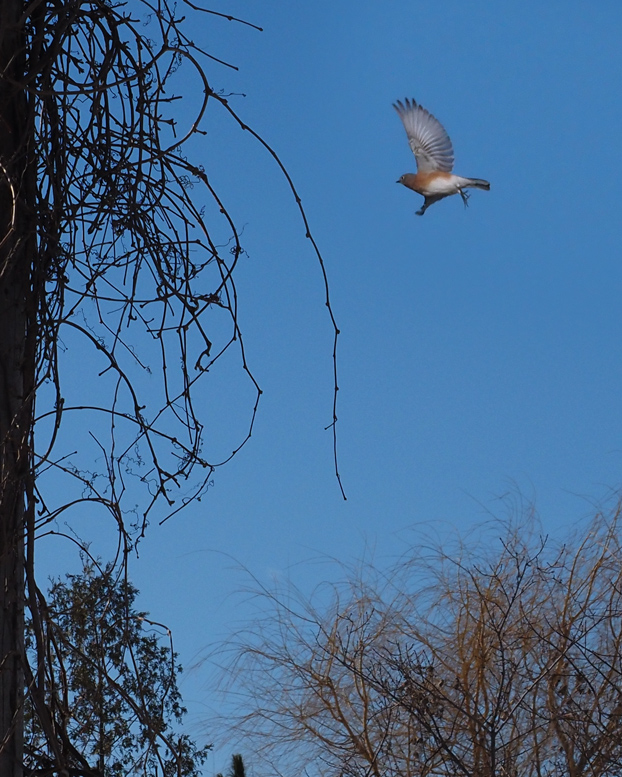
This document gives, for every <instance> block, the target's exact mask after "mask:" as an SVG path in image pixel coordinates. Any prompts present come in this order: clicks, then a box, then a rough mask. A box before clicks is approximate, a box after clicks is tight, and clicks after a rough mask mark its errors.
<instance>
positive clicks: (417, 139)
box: [393, 98, 454, 173]
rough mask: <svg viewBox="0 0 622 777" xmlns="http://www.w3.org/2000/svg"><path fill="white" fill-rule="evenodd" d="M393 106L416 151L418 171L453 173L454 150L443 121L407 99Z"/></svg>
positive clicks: (414, 151) (411, 145)
mask: <svg viewBox="0 0 622 777" xmlns="http://www.w3.org/2000/svg"><path fill="white" fill-rule="evenodd" d="M404 103H405V104H402V102H401V101H400V100H398V101H397V103H394V104H393V107H394V108H395V110H396V111H397V113H398V115H399V117H400V119H401V120H402V123H403V124H404V129H405V130H406V134H407V135H408V142H409V144H410V147H411V149H412V152H413V154H414V155H415V159H416V160H417V167H418V169H419V171H420V172H422V173H430V172H432V171H434V170H442V171H443V172H445V173H450V172H451V169H452V167H453V166H454V150H453V148H452V145H451V140H450V139H449V135H448V134H447V132H445V128H444V127H443V125H442V124H441V123H440V121H439V120H438V119H436V118H434V116H432V114H431V113H430V112H429V111H426V109H425V108H422V107H421V105H417V103H416V102H415V101H414V100H409V99H408V98H406V100H404Z"/></svg>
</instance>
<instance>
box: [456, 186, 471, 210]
mask: <svg viewBox="0 0 622 777" xmlns="http://www.w3.org/2000/svg"><path fill="white" fill-rule="evenodd" d="M458 193H459V194H460V196H461V197H462V202H463V203H464V207H465V208H468V207H469V197H470V196H471V195H470V194H469V193H468V192H465V191H464V189H458Z"/></svg>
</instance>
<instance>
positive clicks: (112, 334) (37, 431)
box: [0, 0, 338, 777]
mask: <svg viewBox="0 0 622 777" xmlns="http://www.w3.org/2000/svg"><path fill="white" fill-rule="evenodd" d="M182 9H183V13H182ZM185 15H187V16H189V17H191V18H189V19H187V20H186V19H185ZM231 21H233V22H235V23H240V24H249V23H248V22H244V21H242V20H239V19H234V18H233V17H232V16H230V15H227V14H221V13H217V12H214V11H211V10H208V9H204V8H202V7H200V6H199V5H198V4H197V3H194V2H191V0H181V2H180V3H170V2H169V0H153V2H152V1H151V0H131V1H130V2H129V3H115V2H111V0H62V1H61V0H2V2H1V3H0V583H1V584H0V614H1V616H2V617H1V618H0V774H2V777H22V774H23V711H24V689H25V690H26V694H27V696H28V698H29V702H28V703H29V705H30V707H29V709H30V710H31V714H32V715H34V716H36V717H37V718H38V721H39V730H40V732H41V736H42V737H44V738H45V739H46V742H47V748H48V754H47V755H46V761H45V766H44V767H41V769H43V772H41V773H45V774H52V773H63V774H71V775H72V777H74V776H75V775H79V774H87V773H91V772H89V767H88V764H87V763H86V761H85V760H84V758H83V757H82V756H81V755H80V753H79V752H78V750H77V749H76V747H74V746H73V745H72V744H71V742H70V741H69V732H68V730H67V728H66V725H65V720H64V719H63V718H62V717H61V718H59V717H58V715H60V714H61V712H62V710H63V707H62V704H60V702H59V703H56V701H54V700H53V694H54V693H55V692H56V688H55V687H53V686H52V685H50V683H52V678H53V677H54V676H55V672H56V669H55V668H54V666H53V663H54V661H56V660H60V658H59V656H58V655H56V656H55V657H54V656H53V652H54V651H53V650H52V647H51V645H50V643H49V639H50V635H51V634H52V633H53V630H52V629H51V627H50V626H49V625H48V624H47V620H48V618H49V612H48V609H47V607H46V605H45V596H44V595H43V593H42V591H41V590H40V587H39V586H38V584H37V580H36V566H35V558H34V548H35V538H36V537H40V536H42V535H45V534H46V533H56V534H60V533H61V531H59V530H58V528H57V526H58V525H59V523H58V520H59V519H60V518H62V522H63V525H64V524H65V523H66V522H67V521H68V520H69V519H70V517H71V515H72V514H76V515H79V516H84V515H85V514H87V515H88V516H89V518H91V517H93V518H95V517H97V518H101V516H102V515H103V516H106V517H109V518H110V519H111V521H112V525H113V527H114V531H116V532H117V533H118V547H119V552H118V555H117V559H116V562H115V563H116V564H117V565H118V566H120V567H122V566H123V565H124V563H125V558H126V556H127V554H128V553H129V552H130V550H131V548H132V547H133V546H134V544H135V542H136V541H137V540H138V539H139V538H140V537H141V536H142V534H143V533H144V531H145V530H146V527H147V525H148V523H149V521H150V520H153V519H154V518H155V517H156V516H157V517H158V518H159V519H160V520H166V518H167V517H170V515H172V514H174V513H175V512H176V511H177V510H179V509H181V508H182V507H183V506H184V505H186V504H187V503H188V502H189V501H192V500H193V499H200V498H201V496H202V495H204V494H205V492H206V490H207V489H208V487H209V485H210V482H211V477H212V475H213V472H214V469H215V467H217V466H219V465H220V464H223V463H224V462H226V461H228V460H229V459H230V458H231V456H232V455H234V454H235V453H236V452H237V451H238V450H239V448H240V447H241V446H242V445H244V443H245V442H246V441H247V440H248V439H249V437H250V435H251V431H252V427H253V422H254V418H255V413H256V410H257V405H258V401H259V396H260V394H261V391H260V389H259V386H258V385H257V383H256V381H255V379H254V378H253V376H252V374H251V372H250V369H249V367H248V364H247V361H246V355H245V351H244V346H243V340H242V333H241V331H240V328H239V326H238V299H237V292H236V287H235V282H234V273H235V269H236V266H237V264H238V261H239V259H240V257H241V256H242V255H243V253H244V249H243V247H242V244H241V241H240V234H239V232H238V230H237V229H236V227H235V224H234V222H233V219H232V218H231V216H230V214H229V212H228V211H227V209H226V207H225V205H224V203H223V202H222V200H221V199H220V197H219V195H218V193H217V192H216V191H215V189H214V187H213V185H212V183H211V181H210V178H209V176H208V174H207V172H206V171H205V170H204V169H203V167H202V166H201V165H199V164H196V163H193V162H192V161H191V159H190V148H189V145H188V141H189V140H190V139H192V138H194V137H197V136H203V135H204V134H205V130H204V126H205V124H206V121H207V119H208V117H209V113H210V111H211V110H213V109H217V110H223V111H225V112H226V113H227V114H228V115H229V116H230V118H231V119H232V121H233V122H234V123H235V124H236V125H237V126H238V127H239V128H241V129H242V130H245V131H246V132H247V133H249V134H250V135H252V136H254V137H255V138H256V139H257V140H258V141H259V143H260V144H261V145H262V146H263V147H264V148H265V149H267V151H268V152H269V153H270V154H272V156H273V157H274V159H275V160H276V163H277V165H278V166H280V168H281V170H282V171H283V173H284V174H285V175H286V177H287V180H288V182H289V184H290V187H291V190H292V193H293V195H294V197H295V199H296V202H297V203H298V206H299V208H300V212H301V215H302V218H303V222H304V228H305V232H306V235H307V237H309V238H310V240H311V243H312V245H313V247H314V249H315V251H316V255H317V258H318V260H319V262H320V265H321V269H322V272H323V277H324V281H325V283H326V273H325V272H324V265H323V262H322V259H321V257H320V255H319V252H318V251H317V247H316V246H315V242H314V241H313V238H312V237H311V234H310V232H309V227H308V224H307V221H306V217H305V216H304V211H303V210H302V207H301V206H300V198H299V197H298V195H297V193H296V191H295V189H294V187H293V184H292V183H291V180H290V179H289V177H288V176H287V173H286V172H285V170H284V168H283V166H282V165H281V163H280V161H279V160H278V157H277V156H276V154H275V153H274V152H273V151H272V149H271V148H270V147H269V146H268V145H267V144H266V143H265V142H264V141H263V140H262V139H261V138H259V137H258V136H257V135H256V134H255V133H254V132H253V131H252V130H251V129H250V128H249V127H248V126H247V125H246V124H245V123H244V122H243V121H242V119H241V118H239V117H238V115H237V114H236V113H235V111H234V110H233V108H232V107H231V105H230V104H229V102H228V100H227V98H226V96H225V95H224V94H223V93H222V92H221V91H219V90H218V89H215V88H214V87H213V86H212V84H211V83H210V81H209V79H208V77H207V73H206V67H205V64H206V63H207V62H214V61H216V62H219V60H215V58H214V57H212V56H211V55H210V54H208V53H206V52H205V51H203V50H202V49H201V48H200V46H199V45H198V44H195V42H194V37H195V36H196V32H197V29H198V28H199V27H200V25H201V23H203V24H207V23H210V24H211V23H220V24H222V23H228V22H231ZM250 26H251V27H254V25H250ZM256 29H259V28H256ZM188 31H189V32H188ZM220 64H222V65H226V63H223V62H221V63H220ZM184 90H185V95H186V101H185V105H187V107H186V109H185V111H184V112H183V114H182V113H181V112H179V111H178V110H177V109H176V106H177V100H178V97H180V96H181V94H182V93H183V92H184ZM203 142H205V141H203ZM326 303H327V305H328V306H329V312H330V301H329V298H328V286H327V284H326ZM330 315H331V320H332V322H333V326H334V337H335V341H334V342H335V346H336V338H337V334H338V332H337V328H336V326H335V325H334V319H332V313H330ZM234 348H237V350H238V361H239V363H240V365H241V369H242V370H243V372H244V374H245V376H246V378H247V379H248V381H249V382H250V387H251V391H252V392H253V393H254V400H253V399H251V403H250V405H251V407H250V408H249V411H248V422H247V425H246V431H245V432H243V433H242V434H241V435H240V437H239V438H237V439H236V440H235V441H234V442H232V443H231V445H230V446H228V452H227V454H226V455H225V456H223V457H222V459H221V460H218V459H212V457H210V456H209V455H208V454H207V453H206V452H205V442H206V434H205V430H204V426H203V423H202V422H201V419H200V418H199V415H198V412H197V410H196V407H195V397H196V396H197V393H199V392H200V393H202V394H203V393H205V388H204V387H205V383H206V381H207V380H208V378H209V375H210V374H211V372H210V371H212V372H213V370H214V367H215V365H216V364H217V363H218V362H219V360H220V359H221V357H222V356H223V354H225V353H230V352H231V351H232V350H233V349H234ZM65 351H68V352H69V353H75V354H78V355H79V360H78V363H79V375H80V378H79V379H77V380H76V379H74V380H72V381H71V382H67V381H66V380H63V376H64V367H65V361H64V360H63V353H64V352H65ZM333 355H335V349H333ZM335 363H336V362H335ZM336 392H337V385H336V372H335V393H334V397H335V401H336ZM77 414H80V419H81V420H80V421H79V422H78V421H76V422H75V423H73V424H72V426H71V428H70V429H69V430H68V429H67V422H68V420H69V419H70V418H71V417H72V416H74V417H75V416H76V415H77ZM335 421H336V412H335V405H333V423H332V428H333V435H334V429H335V426H334V424H335ZM334 439H335V438H334ZM132 475H135V476H136V478H134V481H133V483H134V484H132V483H131V476H132ZM137 484H141V485H142V487H143V488H144V492H143V493H142V494H141V495H138V494H137ZM50 486H51V487H50ZM158 506H161V507H158ZM158 510H160V511H159V512H158ZM68 534H69V536H70V537H71V540H72V541H75V539H76V538H75V534H73V533H72V532H71V531H69V532H68ZM24 608H26V609H27V611H28V618H29V620H30V623H31V628H32V634H33V643H32V650H31V651H30V652H29V654H28V656H27V655H26V652H25V647H24ZM63 714H64V713H63ZM74 733H75V732H74ZM33 752H34V751H32V752H31V753H30V757H31V758H32V757H33ZM29 763H30V762H29ZM31 768H33V769H34V768H35V767H34V765H32V764H31Z"/></svg>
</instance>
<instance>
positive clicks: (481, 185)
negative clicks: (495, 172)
mask: <svg viewBox="0 0 622 777" xmlns="http://www.w3.org/2000/svg"><path fill="white" fill-rule="evenodd" d="M467 186H472V187H473V188H474V189H485V190H486V191H490V183H489V182H488V181H484V180H483V179H482V178H469V179H468V183H467Z"/></svg>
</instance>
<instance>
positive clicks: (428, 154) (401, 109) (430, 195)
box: [393, 98, 490, 216]
mask: <svg viewBox="0 0 622 777" xmlns="http://www.w3.org/2000/svg"><path fill="white" fill-rule="evenodd" d="M393 107H394V108H395V110H396V111H397V113H398V115H399V117H400V119H401V120H402V123H403V124H404V129H405V130H406V134H407V135H408V143H409V144H410V148H411V149H412V152H413V154H414V155H415V159H416V160H417V173H405V174H404V175H403V176H401V178H399V179H398V181H397V183H401V184H403V185H404V186H406V187H408V188H409V189H412V190H413V191H415V192H417V194H421V195H422V196H423V197H424V200H423V205H422V206H421V209H420V210H418V211H417V216H423V214H424V213H425V212H426V210H427V209H428V208H429V207H430V205H433V204H434V203H435V202H438V201H439V200H442V199H443V198H444V197H449V196H451V195H452V194H459V195H460V196H461V197H462V201H463V202H464V205H465V207H466V205H467V203H468V199H469V194H468V192H466V191H465V189H468V188H469V187H471V188H474V189H485V190H486V191H489V189H490V184H489V183H488V181H483V180H482V179H481V178H462V176H460V175H454V174H453V173H452V172H451V170H452V168H453V166H454V150H453V148H452V145H451V140H450V139H449V135H448V134H447V132H446V131H445V128H444V127H443V125H442V124H441V123H440V121H439V120H438V119H436V118H435V117H434V116H432V114H431V113H430V112H429V111H426V109H425V108H423V107H422V106H421V105H417V103H416V102H415V101H414V100H409V99H408V98H406V100H404V103H402V102H401V101H400V100H398V101H397V103H394V104H393Z"/></svg>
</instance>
